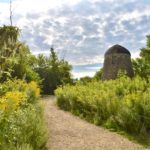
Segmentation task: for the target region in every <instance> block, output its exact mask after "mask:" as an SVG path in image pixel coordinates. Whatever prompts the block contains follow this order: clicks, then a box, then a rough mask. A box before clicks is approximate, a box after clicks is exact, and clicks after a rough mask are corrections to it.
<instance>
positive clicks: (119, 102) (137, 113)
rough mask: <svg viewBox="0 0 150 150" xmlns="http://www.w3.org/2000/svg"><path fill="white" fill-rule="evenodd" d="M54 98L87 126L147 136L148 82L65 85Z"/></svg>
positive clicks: (149, 127) (149, 129) (149, 111)
mask: <svg viewBox="0 0 150 150" xmlns="http://www.w3.org/2000/svg"><path fill="white" fill-rule="evenodd" d="M55 94H56V97H57V104H58V106H59V107H60V108H61V109H63V110H67V111H71V112H72V113H73V114H75V115H78V116H80V117H81V118H84V119H86V120H88V121H89V122H91V123H94V124H96V125H103V126H105V127H107V128H112V129H114V130H116V131H120V130H121V131H125V132H126V133H128V134H130V135H136V136H137V137H140V136H142V137H148V135H149V134H150V82H149V83H148V82H146V81H145V80H143V79H141V78H140V77H136V78H134V79H130V78H127V77H120V78H119V79H117V80H110V81H99V82H91V83H87V84H86V85H82V84H77V85H75V86H70V85H67V86H65V87H63V88H58V89H57V90H56V91H55ZM149 139H150V136H149Z"/></svg>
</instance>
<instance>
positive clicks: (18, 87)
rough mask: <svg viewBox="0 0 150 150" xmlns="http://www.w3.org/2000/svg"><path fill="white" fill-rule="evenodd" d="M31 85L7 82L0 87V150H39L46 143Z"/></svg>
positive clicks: (37, 91)
mask: <svg viewBox="0 0 150 150" xmlns="http://www.w3.org/2000/svg"><path fill="white" fill-rule="evenodd" d="M39 97H40V89H39V87H38V86H37V84H36V83H35V82H33V81H32V82H30V83H26V82H25V81H22V80H14V81H8V82H6V83H4V84H2V85H1V86H0V128H1V131H0V149H3V150H5V149H11V150H13V149H14V150H19V149H20V150H22V149H26V150H40V149H42V148H43V147H44V146H45V144H46V140H47V130H46V128H45V123H44V119H43V109H42V106H41V104H40V103H39V101H38V99H39Z"/></svg>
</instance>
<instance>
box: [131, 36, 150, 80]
mask: <svg viewBox="0 0 150 150" xmlns="http://www.w3.org/2000/svg"><path fill="white" fill-rule="evenodd" d="M140 56H141V57H140V58H137V59H135V60H132V63H133V69H134V72H135V75H139V76H141V77H142V78H145V79H147V80H148V77H149V76H150V36H147V44H146V47H145V48H142V49H141V52H140Z"/></svg>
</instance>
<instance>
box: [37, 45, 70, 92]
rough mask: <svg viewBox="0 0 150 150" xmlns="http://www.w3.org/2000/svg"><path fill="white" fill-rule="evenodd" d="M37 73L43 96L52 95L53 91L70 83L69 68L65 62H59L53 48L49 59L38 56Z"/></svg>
mask: <svg viewBox="0 0 150 150" xmlns="http://www.w3.org/2000/svg"><path fill="white" fill-rule="evenodd" d="M37 59H38V65H37V66H38V67H37V68H36V71H37V73H38V74H39V75H40V77H41V78H42V89H43V93H44V94H53V93H54V90H55V89H56V88H57V87H58V86H60V85H64V84H67V83H72V79H71V73H70V71H71V66H70V65H69V64H68V62H67V61H65V60H63V59H61V60H59V59H58V57H57V54H56V52H55V51H54V49H53V48H51V50H50V55H49V57H46V56H44V55H39V56H38V58H37Z"/></svg>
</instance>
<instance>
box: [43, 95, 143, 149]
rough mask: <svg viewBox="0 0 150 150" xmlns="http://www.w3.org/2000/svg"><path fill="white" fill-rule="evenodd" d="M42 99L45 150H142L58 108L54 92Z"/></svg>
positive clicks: (118, 136)
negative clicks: (44, 122)
mask: <svg viewBox="0 0 150 150" xmlns="http://www.w3.org/2000/svg"><path fill="white" fill-rule="evenodd" d="M43 100H44V104H45V117H46V123H47V126H48V130H49V140H48V142H47V150H145V149H144V148H143V147H141V146H139V145H137V144H135V143H133V142H131V141H129V140H128V139H126V138H125V137H122V136H121V135H118V134H117V133H114V132H110V131H108V130H106V129H104V128H102V127H97V126H95V125H93V124H90V123H88V122H86V121H84V120H82V119H80V118H78V117H76V116H73V115H72V114H71V113H69V112H65V111H63V110H60V109H59V108H58V107H57V106H56V104H55V97H53V96H50V97H45V98H43Z"/></svg>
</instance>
